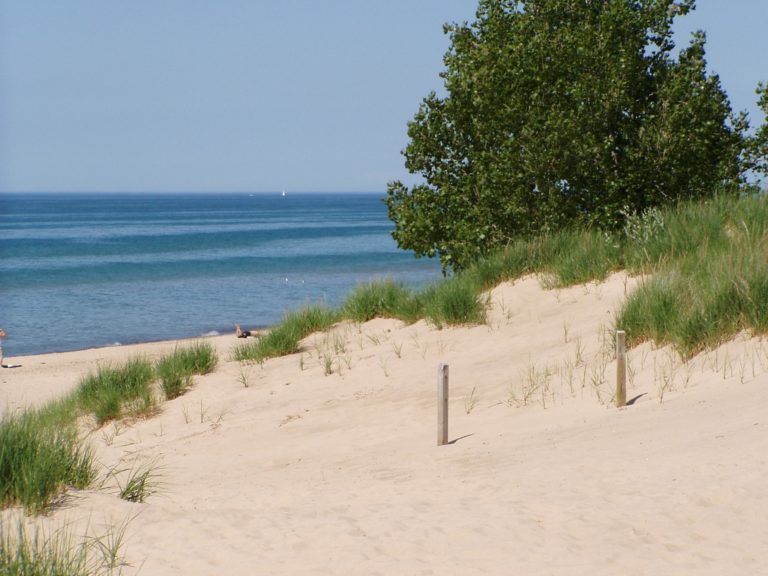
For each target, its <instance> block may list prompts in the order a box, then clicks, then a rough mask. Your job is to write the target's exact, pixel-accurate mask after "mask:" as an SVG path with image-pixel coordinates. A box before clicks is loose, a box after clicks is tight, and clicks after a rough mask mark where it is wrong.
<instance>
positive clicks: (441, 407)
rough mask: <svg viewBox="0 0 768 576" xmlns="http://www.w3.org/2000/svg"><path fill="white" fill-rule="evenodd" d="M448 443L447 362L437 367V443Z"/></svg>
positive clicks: (439, 444) (440, 444)
mask: <svg viewBox="0 0 768 576" xmlns="http://www.w3.org/2000/svg"><path fill="white" fill-rule="evenodd" d="M444 444H448V364H440V365H439V366H438V367H437V445H438V446H442V445H444Z"/></svg>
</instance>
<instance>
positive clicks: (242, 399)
mask: <svg viewBox="0 0 768 576" xmlns="http://www.w3.org/2000/svg"><path fill="white" fill-rule="evenodd" d="M634 283H635V280H633V279H628V278H626V277H625V276H624V275H621V274H617V275H614V276H612V277H611V278H610V279H609V280H608V281H607V282H605V283H601V284H590V285H587V286H579V287H574V288H570V289H566V290H543V289H542V288H541V286H540V284H539V282H538V280H537V279H536V278H533V277H531V278H526V279H523V280H520V281H517V282H515V283H508V284H503V285H501V286H499V287H498V288H496V289H495V290H493V291H492V292H491V294H490V296H491V302H492V310H491V314H490V316H489V321H488V323H487V324H486V325H483V326H476V327H461V328H450V329H443V330H437V329H435V328H433V327H430V326H428V325H427V324H425V323H424V322H420V323H417V324H415V325H412V326H404V325H403V324H402V323H400V322H398V321H393V320H375V321H372V322H368V323H366V324H363V325H354V324H342V325H339V326H337V327H336V328H335V329H334V330H333V331H332V332H330V333H329V334H317V335H313V336H310V337H309V338H307V339H306V340H305V341H304V351H303V352H302V353H299V354H294V355H292V356H288V357H285V358H279V359H274V360H269V361H267V362H266V363H265V364H264V365H263V366H259V365H241V364H239V363H237V362H233V361H231V360H229V357H230V353H229V351H230V350H231V348H232V346H234V345H235V344H236V343H237V340H236V339H235V338H234V337H232V336H219V337H213V338H210V339H208V340H209V341H210V342H212V343H213V344H214V345H215V346H216V347H217V349H218V350H219V352H220V355H221V362H220V365H219V367H218V368H217V370H216V371H215V372H214V373H212V374H210V375H207V376H203V377H197V378H196V381H195V387H194V388H193V390H191V391H190V392H189V393H187V394H186V395H184V396H182V397H180V398H178V399H176V400H173V401H171V402H167V403H165V404H163V405H162V410H161V413H160V414H158V415H157V416H155V417H153V418H150V419H147V420H142V421H137V422H131V423H125V422H121V423H113V424H110V425H108V426H106V427H104V428H102V429H98V430H94V431H92V432H91V434H90V441H91V442H92V444H93V446H94V447H95V448H96V450H97V453H98V458H99V461H100V462H101V463H102V464H103V466H104V468H105V469H110V468H113V469H123V468H130V467H131V466H138V465H141V464H145V463H148V462H154V463H156V471H157V473H158V480H159V482H160V486H159V487H158V492H157V493H156V494H155V495H153V496H151V497H150V498H149V499H148V501H147V502H146V503H144V504H133V503H129V502H125V501H123V500H120V499H119V498H118V497H117V496H115V485H114V482H115V481H114V479H113V480H111V481H108V482H106V484H105V485H104V487H102V488H100V489H94V490H89V491H84V492H79V493H72V494H70V495H68V497H67V498H66V499H65V500H64V502H63V504H62V505H61V506H59V507H57V509H56V510H55V511H54V512H53V513H52V514H50V515H49V516H47V517H44V518H38V519H34V520H30V522H37V523H43V524H49V525H51V526H57V525H63V524H65V523H69V525H70V526H72V527H74V528H73V530H74V531H75V532H76V533H78V532H80V533H81V532H85V531H88V532H89V533H98V532H99V531H103V530H105V529H106V527H108V526H110V525H111V526H116V525H120V524H121V523H123V522H125V521H127V520H129V522H128V524H127V529H126V537H127V539H126V543H125V546H124V548H123V550H122V552H123V560H124V562H125V563H126V564H125V565H124V566H123V567H122V570H123V573H124V574H139V573H140V574H152V575H155V574H160V575H165V574H168V575H175V574H179V575H181V574H184V575H189V574H200V575H203V574H228V575H240V574H242V575H246V574H248V575H250V574H286V575H288V574H291V575H296V574H344V575H346V574H350V575H351V574H355V575H357V574H387V575H392V574H425V575H426V574H537V575H574V574H590V575H595V574H606V575H608V574H611V575H615V574H623V575H631V574H638V575H646V574H698V575H701V574H712V575H715V574H717V575H722V574H750V575H755V574H768V568H767V567H766V564H767V563H768V496H766V494H768V491H766V489H765V478H766V477H768V402H766V400H765V394H766V392H768V342H764V341H763V340H760V339H752V338H749V337H748V336H746V335H742V336H740V337H739V338H736V339H735V340H734V341H732V342H729V343H728V344H727V345H724V346H722V347H720V348H719V349H717V350H712V351H709V352H708V353H705V354H702V355H700V356H698V357H696V358H694V359H693V360H691V361H689V362H687V363H682V362H681V361H680V359H679V358H678V357H677V355H676V354H675V353H674V352H673V351H671V350H670V349H668V348H655V347H654V346H652V345H650V344H645V345H642V346H639V347H637V348H634V349H632V350H630V352H629V354H628V365H629V378H628V397H629V398H630V399H633V400H634V402H633V403H632V405H631V406H629V407H626V408H623V409H620V410H619V409H616V408H615V407H613V405H612V400H613V388H614V382H615V370H616V364H615V359H614V351H613V343H612V338H611V330H612V321H613V313H614V311H615V310H616V308H617V307H618V306H619V305H620V303H621V301H622V300H623V298H624V297H625V294H626V293H627V291H629V290H631V289H632V287H633V286H634ZM176 344H177V343H175V342H166V343H155V344H144V345H137V346H124V347H116V348H108V349H98V350H88V351H82V352H72V353H65V354H51V355H41V356H34V357H27V358H14V359H13V361H14V362H18V363H21V364H23V367H22V368H18V369H15V370H4V371H2V373H0V405H2V406H4V407H6V409H11V410H12V409H17V408H19V407H21V406H26V405H36V404H39V403H42V402H45V401H46V400H47V399H50V398H53V397H55V396H57V395H59V394H62V393H63V392H65V391H66V390H68V389H71V388H73V387H75V386H76V385H77V383H78V381H79V379H80V377H81V376H82V375H84V374H86V373H88V372H89V371H90V370H93V369H94V368H95V366H96V365H97V363H99V362H109V361H114V362H120V361H122V360H124V359H126V358H127V357H129V356H130V355H131V354H135V353H141V354H146V355H149V356H151V357H152V356H158V355H160V354H163V353H165V352H168V351H170V350H172V349H173V347H174V346H175V345H176ZM440 362H446V363H448V364H449V365H450V386H451V399H450V411H451V412H450V434H449V437H450V440H451V441H452V443H451V444H449V445H447V446H441V447H438V446H436V407H435V403H436V401H435V388H436V376H437V366H438V364H439V363H440ZM329 365H330V367H331V369H332V373H331V374H326V372H327V368H328V366H329ZM246 384H247V386H246ZM15 513H18V511H6V512H5V514H6V515H11V514H15Z"/></svg>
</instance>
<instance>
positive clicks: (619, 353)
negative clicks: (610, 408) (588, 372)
mask: <svg viewBox="0 0 768 576" xmlns="http://www.w3.org/2000/svg"><path fill="white" fill-rule="evenodd" d="M626 405H627V351H626V333H625V332H624V330H617V331H616V407H617V408H621V407H622V406H626Z"/></svg>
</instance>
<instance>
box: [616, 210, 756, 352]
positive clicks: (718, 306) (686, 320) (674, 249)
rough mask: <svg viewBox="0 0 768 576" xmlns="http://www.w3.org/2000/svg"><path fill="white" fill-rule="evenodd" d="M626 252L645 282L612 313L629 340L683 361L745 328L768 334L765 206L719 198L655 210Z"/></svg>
mask: <svg viewBox="0 0 768 576" xmlns="http://www.w3.org/2000/svg"><path fill="white" fill-rule="evenodd" d="M657 221H658V222H661V224H658V225H657V226H656V227H655V233H654V234H652V235H649V236H648V237H647V238H646V239H644V241H642V242H637V243H636V244H635V245H634V246H632V250H628V260H629V261H628V267H629V268H630V270H632V271H635V272H639V273H643V274H646V275H647V278H646V279H645V280H644V281H643V282H642V283H641V285H640V287H639V288H638V289H637V290H636V291H635V292H634V293H632V294H630V296H629V297H628V299H627V301H626V303H625V305H624V306H623V308H622V309H621V310H620V311H619V313H618V314H617V316H616V325H617V326H621V327H622V329H624V330H626V331H627V337H628V339H629V340H630V342H631V343H633V344H636V343H639V342H642V341H645V340H653V341H655V342H657V343H659V344H672V345H673V346H674V347H675V348H676V349H677V350H678V351H679V352H680V353H681V354H683V355H684V356H691V355H693V354H695V353H697V352H699V351H701V350H703V349H705V348H707V347H712V346H716V345H718V344H720V343H722V342H723V341H725V340H727V339H728V338H731V337H733V336H734V335H735V334H737V333H738V332H740V331H742V330H746V331H749V332H751V333H753V334H758V335H760V334H766V333H767V332H768V261H766V254H768V234H767V232H768V202H766V199H765V198H763V197H748V198H741V199H738V200H726V199H722V198H718V199H715V200H712V201H710V202H706V203H697V204H692V205H685V206H681V207H679V208H677V209H675V210H669V211H666V212H664V213H660V214H659V217H658V219H657Z"/></svg>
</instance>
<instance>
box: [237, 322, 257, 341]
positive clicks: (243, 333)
mask: <svg viewBox="0 0 768 576" xmlns="http://www.w3.org/2000/svg"><path fill="white" fill-rule="evenodd" d="M258 335H259V333H258V332H257V331H256V330H241V329H240V324H235V336H237V337H238V338H248V336H253V337H254V338H256V337H257V336H258Z"/></svg>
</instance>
